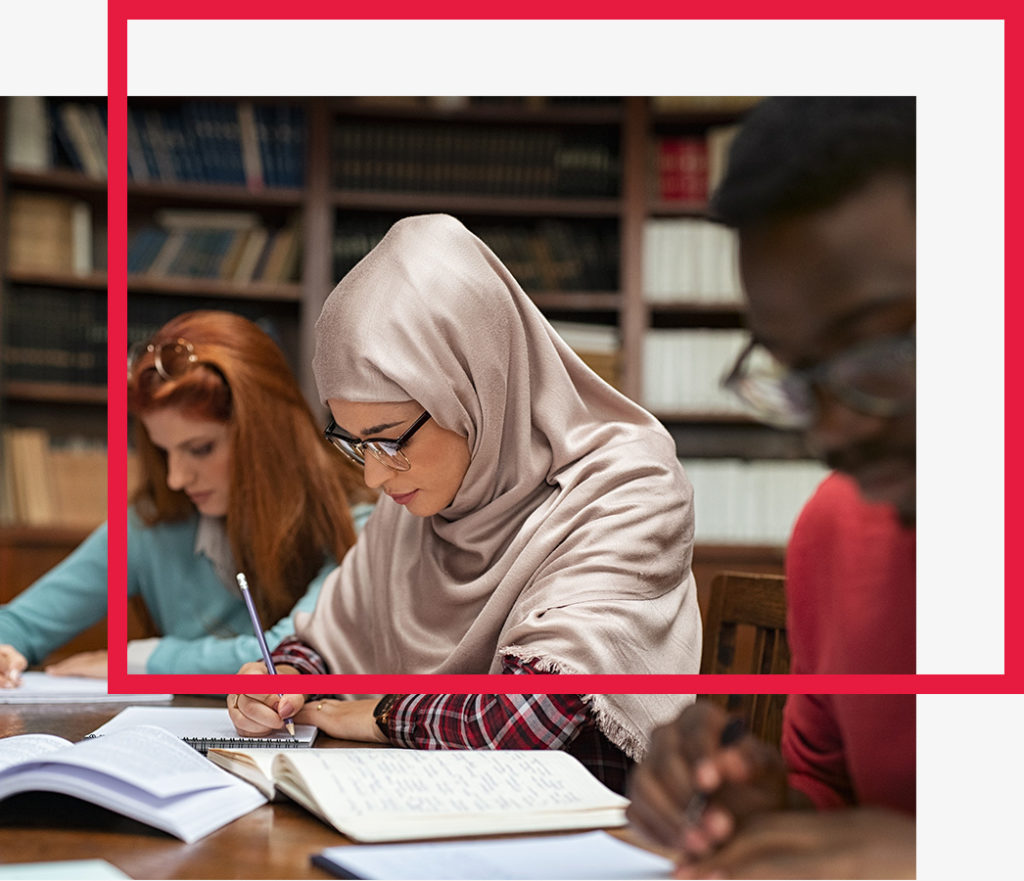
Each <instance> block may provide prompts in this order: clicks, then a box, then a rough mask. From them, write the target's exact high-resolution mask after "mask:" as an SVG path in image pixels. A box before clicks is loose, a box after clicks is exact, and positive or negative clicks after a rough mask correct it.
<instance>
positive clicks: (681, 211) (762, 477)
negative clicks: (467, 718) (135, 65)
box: [0, 96, 824, 586]
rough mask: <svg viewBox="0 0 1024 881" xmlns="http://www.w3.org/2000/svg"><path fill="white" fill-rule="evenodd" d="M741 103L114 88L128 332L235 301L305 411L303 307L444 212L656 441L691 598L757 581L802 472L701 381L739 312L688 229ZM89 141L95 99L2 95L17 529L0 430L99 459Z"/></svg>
mask: <svg viewBox="0 0 1024 881" xmlns="http://www.w3.org/2000/svg"><path fill="white" fill-rule="evenodd" d="M756 100H757V99H756V98H755V97H747V96H702V97H685V96H683V97H667V96H662V97H649V98H645V97H629V98H619V97H576V98H574V97H519V98H516V97H502V98H485V97H391V98H388V97H376V98H341V97H339V98H293V99H289V98H259V97H253V98H244V97H236V98H221V99H214V98H209V99H205V98H204V99H186V98H177V99H176V98H169V97H166V98H165V97H160V98H157V97H154V98H130V99H129V102H128V104H129V117H128V132H127V134H128V141H127V155H128V224H129V228H128V258H127V259H128V267H127V268H128V328H129V342H131V341H134V340H138V339H144V338H146V337H147V336H149V335H150V334H151V333H152V332H153V331H154V330H155V329H156V328H157V327H159V326H160V325H161V324H163V323H164V322H165V321H166V320H167V319H168V318H170V317H171V316H172V315H174V314H177V313H179V312H182V311H186V310H188V309H194V308H220V309H232V310H235V311H238V312H240V313H242V314H243V315H246V316H247V317H249V318H251V319H253V320H255V321H258V322H259V323H260V324H261V325H262V326H263V327H264V328H265V329H267V330H268V331H269V332H270V333H271V334H272V335H273V336H274V337H275V339H276V340H277V341H278V342H279V343H280V345H281V346H282V348H283V349H284V351H285V353H286V354H287V355H288V357H289V359H290V361H291V363H292V365H293V367H294V369H295V371H296V374H297V376H298V377H299V379H300V383H301V385H302V386H303V389H304V391H305V393H306V395H307V398H308V399H309V400H310V403H311V405H313V406H314V407H316V408H317V409H318V410H319V409H320V408H319V405H318V404H317V402H316V400H315V391H314V389H313V384H312V377H311V375H310V371H309V369H308V365H309V362H310V358H311V354H312V353H311V341H312V329H313V324H314V322H315V321H316V318H317V316H318V314H319V311H320V307H321V305H322V303H323V301H324V299H325V298H326V296H327V294H328V293H329V292H330V290H331V289H332V288H333V287H334V285H335V284H336V283H337V281H338V279H340V278H341V276H342V275H343V274H344V273H345V272H347V271H348V269H350V268H351V267H352V266H353V265H354V264H355V263H356V262H357V261H358V260H359V259H361V257H362V256H363V255H364V254H365V253H366V252H367V251H368V250H369V249H370V248H372V247H373V246H374V245H375V244H376V243H377V242H378V241H379V240H380V238H381V237H382V236H383V235H384V233H385V232H386V230H387V228H388V227H389V226H390V224H391V223H393V222H394V221H395V220H397V219H398V218H400V217H403V216H407V215H410V214H419V213H428V212H436V211H443V212H446V213H450V214H453V215H454V216H456V217H458V218H459V219H460V220H461V221H462V222H463V223H465V224H466V226H467V227H468V228H469V229H470V230H472V231H473V232H474V233H476V234H477V235H479V236H480V237H481V238H482V239H483V240H484V241H485V242H487V243H488V245H490V246H491V248H492V249H493V250H494V251H495V252H496V253H497V255H498V256H499V257H500V258H501V259H502V261H503V262H505V263H506V265H507V266H508V267H509V269H510V270H511V271H512V273H513V274H514V275H515V276H516V278H517V279H518V281H519V282H520V284H521V285H522V286H523V288H524V289H525V290H526V292H527V293H528V294H529V295H530V296H531V297H532V298H533V299H534V301H535V302H536V303H537V305H538V306H539V307H540V308H541V309H542V310H543V311H544V312H545V314H546V315H547V316H548V317H549V319H550V320H551V321H552V323H553V324H554V325H555V327H556V329H557V330H558V331H559V332H560V333H561V334H563V336H564V337H565V338H566V340H567V341H568V342H569V344H570V345H572V346H573V347H574V348H575V349H576V350H577V351H578V352H579V353H580V354H581V356H582V357H583V358H584V360H586V361H587V362H588V363H590V364H591V366H592V367H593V368H594V369H595V370H596V371H597V372H598V373H599V374H600V375H601V376H603V377H604V378H605V379H607V380H608V381H609V382H611V383H612V384H613V385H615V386H616V387H617V388H619V389H620V390H622V391H623V392H624V393H625V394H627V395H629V396H630V397H632V398H634V399H635V400H637V401H639V402H640V403H641V404H643V405H644V406H646V407H647V408H648V409H649V410H651V411H652V412H653V413H654V414H655V415H656V416H658V418H660V419H661V420H662V421H663V422H664V424H665V425H666V426H667V428H668V429H669V431H670V432H671V433H672V435H673V437H674V438H675V440H676V443H677V447H678V451H679V455H680V458H681V460H682V461H683V464H684V466H685V467H686V469H687V471H688V472H689V474H690V477H691V479H692V481H693V483H694V486H695V488H696V493H697V495H696V520H697V541H698V548H697V551H696V553H695V572H696V574H697V578H698V586H700V585H701V583H702V581H703V582H706V581H707V580H709V578H708V577H706V575H707V574H709V573H712V572H717V571H718V570H720V569H723V568H729V567H738V568H742V569H744V570H746V571H773V572H777V571H781V565H782V560H783V553H784V546H785V541H786V538H787V536H788V534H789V531H790V529H791V527H792V524H793V520H794V518H795V516H796V513H797V512H798V511H799V508H800V507H801V505H802V504H803V502H804V501H805V500H806V498H807V497H808V496H809V495H810V493H811V492H812V491H813V489H814V487H815V486H816V485H817V483H818V482H819V480H820V479H821V477H822V476H823V474H824V471H823V469H822V468H821V467H820V466H819V465H817V464H816V463H814V462H813V461H811V460H810V459H809V457H808V456H807V454H806V451H805V450H804V448H803V446H802V444H801V441H800V439H799V437H798V436H796V435H793V434H789V433H785V432H779V431H776V430H774V429H770V428H766V427H764V426H761V425H758V424H756V423H754V422H753V421H752V420H751V419H749V418H748V417H746V416H745V415H744V414H743V413H742V412H741V411H740V410H739V409H738V408H737V407H736V406H735V404H734V403H733V401H732V400H730V399H729V397H728V395H726V394H725V393H724V392H723V391H722V390H721V389H720V388H719V380H720V378H721V376H722V374H723V372H724V371H725V370H726V369H727V368H728V366H729V365H730V364H731V362H732V360H733V359H734V358H735V357H736V355H737V354H738V352H739V350H740V349H741V348H742V346H743V342H744V331H743V301H742V296H741V293H740V289H739V280H738V277H737V272H736V263H735V242H734V240H733V238H732V235H731V233H729V232H728V231H726V230H724V229H722V228H720V227H718V226H717V225H715V224H712V223H710V222H709V221H708V220H707V219H706V216H705V212H706V204H707V198H708V194H709V192H710V191H711V189H712V188H713V187H714V184H715V182H716V181H717V180H718V178H719V177H720V176H721V173H722V168H723V166H724V162H725V156H726V151H727V148H728V144H729V142H730V138H731V137H732V135H733V134H734V132H735V130H736V127H737V124H738V123H739V122H740V120H741V119H742V116H743V113H744V112H746V110H748V109H749V108H750V107H751V106H752V105H753V104H754V103H755V102H756ZM105 132H106V126H105V102H104V101H103V100H100V99H96V100H92V99H84V98H74V99H62V98H16V99H7V102H6V107H5V114H4V120H3V135H2V136H3V141H4V151H3V156H4V167H3V174H2V189H0V224H2V238H3V241H4V242H5V243H6V250H5V254H4V256H3V258H2V259H0V284H2V289H0V325H2V332H3V358H2V363H0V425H2V426H3V428H4V438H5V446H4V463H5V464H4V473H5V475H7V478H6V479H5V482H4V485H5V487H6V490H5V493H4V497H3V498H4V499H5V500H6V501H5V502H4V507H3V509H2V514H3V516H4V517H5V518H6V522H7V523H8V528H13V525H14V524H20V525H22V526H23V525H24V524H31V523H33V522H34V520H33V518H36V519H38V518H39V517H42V515H41V514H38V513H37V514H33V515H28V516H26V514H27V513H28V512H27V511H26V510H22V506H21V496H20V495H18V492H14V493H12V491H11V490H12V484H13V489H15V490H17V487H18V485H19V482H20V481H21V478H20V477H19V476H18V475H20V474H22V472H23V470H24V469H23V467H22V466H21V465H20V464H19V465H17V467H12V466H11V464H10V463H11V462H12V461H13V460H12V457H11V455H9V453H8V450H7V440H8V438H12V437H13V446H14V453H15V455H14V459H19V458H20V459H24V457H25V456H26V455H27V456H29V458H28V460H27V461H28V462H30V463H31V462H33V461H35V462H37V463H38V460H39V458H40V452H39V450H40V449H41V447H42V446H43V443H42V441H43V440H45V442H46V443H45V447H46V450H47V455H48V456H49V457H50V458H49V460H48V461H50V462H51V463H52V462H53V461H55V460H54V459H53V457H54V456H57V458H58V459H59V457H60V455H61V451H64V450H77V451H79V455H81V456H83V457H85V456H86V452H85V451H88V455H89V456H93V457H94V458H93V459H92V460H91V461H92V465H91V466H90V468H89V471H90V474H92V475H95V474H96V473H97V472H98V471H99V470H100V469H99V467H98V466H97V464H96V463H97V462H98V459H96V458H95V457H96V456H102V448H101V447H99V446H98V445H99V444H101V443H102V439H103V434H104V430H105V422H104V418H105V417H104V405H105V400H106V390H105V388H104V385H103V380H104V377H105V371H106V362H105V347H106V324H105V309H106V305H105V286H106V275H105V265H106V264H105V251H106V202H105V198H106V192H105V172H106V165H105V160H106V150H105V142H106V134H105ZM12 432H13V435H12ZM19 432H35V434H34V435H31V437H32V440H31V441H30V442H26V441H25V440H24V439H23V438H24V435H21V437H22V440H18V438H19ZM43 435H45V438H44V437H43ZM21 447H25V448H26V449H27V448H28V447H33V448H34V449H35V453H19V452H18V451H19V450H20V449H21ZM69 455H70V453H69ZM32 456H35V459H33V458H32ZM25 467H26V468H27V467H29V466H25ZM38 467H39V466H38V464H37V465H35V466H32V467H31V470H32V471H33V472H35V471H36V470H37V469H38ZM45 470H46V471H47V473H48V474H50V475H51V477H52V478H53V479H52V480H51V481H50V483H51V489H50V490H49V492H48V497H49V498H50V499H51V502H52V504H51V505H50V507H51V509H53V512H54V514H55V516H56V517H57V518H58V520H59V519H60V518H61V517H66V516H69V514H68V512H66V511H65V509H66V508H68V507H69V506H68V505H67V504H65V503H64V501H63V499H65V498H69V499H70V498H72V496H71V495H70V491H69V490H67V489H64V488H58V484H59V482H60V481H59V480H58V479H57V477H56V475H57V474H58V473H59V470H60V468H59V467H53V466H51V467H49V468H47V469H45ZM83 470H85V469H84V466H83ZM12 472H13V474H12ZM104 488H105V487H104ZM19 492H20V491H19ZM37 495H38V493H37ZM44 495H47V493H44ZM91 498H92V499H93V500H95V498H96V495H95V494H93V495H92V496H91ZM56 500H60V501H56ZM30 507H31V506H30ZM37 507H38V508H39V510H43V509H44V508H45V507H46V506H45V505H44V504H43V503H37ZM74 507H75V509H76V512H78V511H82V512H84V511H85V510H86V509H87V508H88V506H83V507H81V508H79V506H78V505H77V504H76V505H75V506H74ZM89 510H90V514H89V515H88V517H89V519H90V520H95V519H96V517H97V516H99V517H100V518H102V514H101V513H98V512H97V511H95V510H93V509H92V508H89ZM75 516H79V514H78V513H76V514H75ZM85 518H86V515H85V514H84V513H82V514H81V519H82V522H81V523H80V524H79V526H78V527H77V528H78V529H79V530H81V529H83V528H85V524H84V520H85ZM51 522H55V521H51ZM97 522H98V521H97Z"/></svg>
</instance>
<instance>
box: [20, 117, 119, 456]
mask: <svg viewBox="0 0 1024 881" xmlns="http://www.w3.org/2000/svg"><path fill="white" fill-rule="evenodd" d="M8 100H10V99H4V100H3V101H2V102H0V163H2V164H0V240H2V242H3V244H4V247H3V248H2V249H0V331H2V333H3V340H4V347H5V348H6V350H7V356H6V357H5V358H4V359H3V360H2V361H0V426H33V425H40V424H42V423H45V425H46V427H47V429H48V430H51V431H53V432H55V435H54V436H55V439H57V440H62V439H66V438H69V437H72V436H81V437H85V438H87V439H90V440H94V441H96V442H102V441H103V440H104V439H105V425H104V423H105V405H106V400H107V396H106V386H105V379H106V343H105V337H106V289H107V275H106V269H105V267H106V247H105V243H106V225H107V217H106V211H107V201H106V200H107V185H106V180H105V178H103V177H100V176H97V175H95V174H88V173H86V172H85V171H83V170H81V169H79V168H73V167H69V166H68V165H65V164H62V163H65V162H67V159H68V156H69V155H70V153H69V152H68V151H70V150H72V149H73V147H72V146H71V145H66V146H64V147H59V146H58V144H57V140H58V139H57V138H56V137H53V138H52V139H51V143H50V153H51V155H50V156H49V158H48V162H49V166H48V167H43V166H41V167H37V168H31V169H29V168H22V167H13V168H12V167H8V162H7V147H8V142H9V140H10V139H12V138H15V137H16V136H17V133H14V132H12V131H11V129H10V127H9V119H8V112H9V109H10V108H9V105H8ZM47 100H48V101H49V102H50V106H51V109H52V107H55V106H59V105H60V104H66V105H74V106H75V107H76V108H78V110H79V111H80V112H84V110H85V109H87V110H88V112H90V113H92V114H94V115H95V114H97V111H98V110H99V109H100V108H101V107H105V99H101V98H95V99H90V98H54V99H47ZM97 118H98V117H97ZM91 149H92V150H94V151H97V152H98V151H100V150H101V149H102V144H101V142H100V141H99V140H95V141H93V142H92V144H91ZM62 150H63V152H62ZM103 161H104V162H105V155H104V157H103ZM44 163H45V160H44ZM19 199H20V200H26V199H33V200H39V199H42V200H46V199H50V200H55V204H57V203H62V204H65V205H74V206H77V208H80V209H81V216H80V217H79V218H78V219H79V220H80V221H82V220H84V221H85V226H84V228H83V226H82V225H81V224H79V226H78V227H77V228H74V229H73V232H72V236H73V238H72V240H67V244H66V246H65V247H66V250H64V251H63V253H64V254H68V253H69V251H70V250H72V248H73V247H74V248H77V249H78V252H79V255H78V257H77V258H72V259H71V260H66V261H63V262H64V264H65V266H64V267H62V266H60V265H59V263H60V262H61V261H58V262H57V263H50V262H47V261H44V260H43V259H42V258H41V257H40V258H39V259H38V260H37V261H35V262H32V263H29V262H28V261H26V259H25V258H24V257H23V258H22V260H23V262H22V263H16V262H15V259H14V258H15V255H14V253H13V245H14V243H13V241H12V236H14V235H15V234H16V233H15V231H16V229H17V227H14V226H12V216H11V215H12V211H13V210H14V206H15V204H16V203H17V202H18V200H19ZM77 208H76V210H77ZM84 234H87V235H88V238H83V237H82V236H83V235H84ZM22 235H23V236H24V233H22ZM41 238H42V236H41ZM21 241H22V242H23V241H24V238H23V239H22V240H21ZM41 244H42V245H45V246H47V247H49V248H50V251H51V252H54V253H55V252H56V251H58V250H60V249H61V247H62V245H64V242H62V241H61V240H56V241H55V242H49V241H43V242H41ZM83 257H84V259H85V260H86V261H87V265H86V266H85V268H84V270H81V269H80V261H81V259H82V258H83ZM72 262H74V266H73V267H71V263H72ZM65 267H71V268H65ZM73 269H79V270H80V271H72V270H73ZM37 300H38V303H39V309H40V326H49V327H51V328H59V327H60V323H61V322H65V323H66V324H70V325H73V326H74V327H75V328H76V329H77V330H78V331H82V333H79V334H78V336H79V342H78V345H82V344H84V343H85V341H84V338H83V336H82V334H83V333H85V334H86V335H87V336H88V337H89V340H90V342H89V343H88V345H89V346H91V348H90V349H89V353H88V355H85V354H78V355H77V356H76V357H75V358H74V359H70V360H69V361H68V367H67V370H66V371H65V372H64V373H61V372H60V371H59V370H52V371H51V373H50V375H45V374H44V373H40V374H39V375H37V376H32V375H31V371H29V372H26V371H28V368H27V367H25V366H24V364H26V363H28V362H25V361H22V360H19V359H20V358H21V357H22V356H19V355H18V354H16V353H15V354H12V348H17V347H21V348H26V347H36V346H39V347H41V351H40V357H42V353H43V352H44V351H46V350H47V347H53V346H57V347H58V348H59V347H60V344H59V343H57V342H56V335H59V334H60V333H61V331H59V330H55V331H54V334H55V336H52V337H44V339H43V340H27V339H25V338H24V337H21V336H20V333H21V331H20V330H19V329H18V328H21V327H22V324H21V323H20V322H23V321H24V320H25V318H24V315H25V310H26V308H28V309H31V308H32V304H33V303H34V302H36V301H37ZM58 301H59V302H61V303H63V304H66V306H67V308H69V309H71V310H74V311H72V312H68V313H67V314H66V315H64V314H61V309H60V308H57V309H55V308H54V303H55V302H58ZM19 304H20V306H19ZM19 308H20V314H21V318H18V317H17V316H18V315H19ZM84 310H87V311H84ZM15 364H21V365H22V366H20V367H15V366H14V365H15ZM68 370H70V371H77V372H76V373H75V374H74V375H72V374H71V373H67V371H68ZM65 374H66V375H65ZM41 420H42V422H41Z"/></svg>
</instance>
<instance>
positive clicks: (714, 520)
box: [682, 459, 828, 545]
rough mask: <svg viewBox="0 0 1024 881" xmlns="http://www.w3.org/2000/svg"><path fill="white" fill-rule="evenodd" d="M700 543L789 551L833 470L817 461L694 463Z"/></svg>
mask: <svg viewBox="0 0 1024 881" xmlns="http://www.w3.org/2000/svg"><path fill="white" fill-rule="evenodd" d="M682 464H683V467H684V469H685V470H686V474H687V477H689V478H690V482H691V483H692V484H693V493H694V496H693V505H694V511H695V514H696V517H695V538H696V540H697V541H698V542H703V543H713V544H718V543H722V544H732V543H744V544H772V545H784V544H785V543H786V542H787V541H788V540H789V535H790V533H791V532H792V531H793V524H794V523H795V522H796V518H797V515H798V514H799V513H800V510H801V509H802V508H803V506H804V503H805V502H806V501H807V500H808V499H809V498H810V497H811V495H813V493H814V490H815V489H816V488H817V486H818V484H819V483H821V481H822V480H824V478H825V476H826V475H827V474H828V469H826V468H825V467H824V466H823V465H821V464H820V463H818V462H815V461H812V460H795V461H789V460H777V461H776V460H768V459H761V460H757V459H755V460H752V461H745V460H741V459H688V460H686V461H684V462H683V463H682Z"/></svg>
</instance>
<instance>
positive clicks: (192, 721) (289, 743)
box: [86, 707, 317, 753]
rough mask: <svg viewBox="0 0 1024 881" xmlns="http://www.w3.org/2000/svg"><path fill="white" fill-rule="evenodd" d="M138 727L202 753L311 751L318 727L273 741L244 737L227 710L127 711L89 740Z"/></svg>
mask: <svg viewBox="0 0 1024 881" xmlns="http://www.w3.org/2000/svg"><path fill="white" fill-rule="evenodd" d="M136 725H156V726H158V727H160V728H163V729H164V730H165V731H169V732H170V733H171V734H173V735H175V736H176V737H179V738H181V739H182V740H184V741H185V743H187V744H188V745H189V746H191V747H194V748H195V749H197V750H199V752H201V753H205V752H206V751H207V750H208V749H211V748H212V747H248V748H250V749H296V748H301V747H309V746H312V745H313V741H314V740H315V739H316V735H317V727H316V726H315V725H296V726H295V737H292V736H291V735H290V734H289V733H288V732H287V731H285V730H284V729H283V728H282V729H281V731H280V732H279V733H278V734H275V735H273V736H270V737H242V736H241V735H240V734H238V732H236V731H235V726H234V725H232V724H231V716H230V715H229V714H228V711H227V708H226V707H225V708H221V707H126V708H125V709H123V710H121V712H120V713H118V714H117V715H116V716H114V717H113V718H112V719H110V720H109V721H107V722H104V723H103V724H102V725H100V727H99V728H97V729H96V730H95V731H93V732H91V733H90V734H87V735H86V737H87V738H93V737H102V736H105V735H107V734H113V733H114V732H115V731H123V730H124V729H125V728H133V727H135V726H136Z"/></svg>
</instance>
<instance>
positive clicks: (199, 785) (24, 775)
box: [0, 726, 267, 842]
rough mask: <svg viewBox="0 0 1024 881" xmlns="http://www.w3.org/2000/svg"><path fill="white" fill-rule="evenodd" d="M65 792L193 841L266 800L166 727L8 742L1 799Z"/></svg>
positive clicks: (0, 772) (1, 744)
mask: <svg viewBox="0 0 1024 881" xmlns="http://www.w3.org/2000/svg"><path fill="white" fill-rule="evenodd" d="M19 792H59V793H63V794H65V795H70V796H74V797H75V798H80V799H82V800H84V801H87V802H91V803H92V804H96V805H99V806H100V807H104V808H107V809H108V810H111V811H114V812H116V813H118V814H123V815H124V816H126V817H131V818H132V819H133V820H138V821H139V822H141V823H145V824H147V825H149V826H153V827H154V828H156V829H162V830H163V831H164V832H168V833H170V834H171V835H173V836H175V837H176V838H180V839H181V840H182V841H185V842H192V841H198V840H199V839H200V838H203V837H204V836H206V835H209V834H210V833H211V832H213V831H214V830H215V829H219V828H220V827H221V826H224V825H225V824H227V823H230V822H231V821H232V820H235V819H237V818H238V817H241V816H243V815H244V814H247V813H249V812H250V811H253V810H255V809H256V808H258V807H259V806H260V805H262V804H265V803H266V801H267V800H266V798H265V797H264V796H263V795H262V794H261V793H260V792H259V790H256V789H253V787H251V786H249V785H247V784H246V783H244V782H243V781H241V780H239V779H238V778H237V777H235V776H233V775H231V774H227V773H225V772H224V771H222V770H221V769H220V768H218V767H216V766H215V765H214V764H212V763H211V762H208V761H206V759H204V758H203V757H202V756H201V755H199V753H197V752H196V751H195V750H194V749H192V748H191V747H189V746H188V745H186V744H184V743H182V741H181V740H180V739H179V738H177V737H175V736H174V735H173V734H170V733H168V732H167V731H164V730H163V729H161V728H154V727H151V726H140V727H137V728H126V729H124V730H122V731H118V732H115V733H113V734H111V735H109V736H107V737H101V738H96V739H94V740H84V741H81V742H79V743H72V742H71V741H69V740H65V739H64V738H62V737H56V736H54V735H52V734H19V735H15V736H13V737H5V738H3V739H0V799H4V798H7V797H8V796H11V795H15V794H16V793H19Z"/></svg>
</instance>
